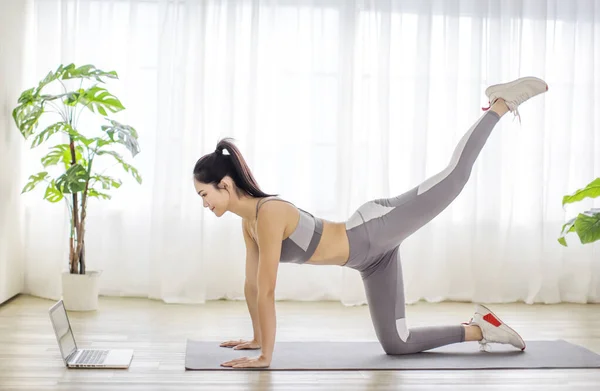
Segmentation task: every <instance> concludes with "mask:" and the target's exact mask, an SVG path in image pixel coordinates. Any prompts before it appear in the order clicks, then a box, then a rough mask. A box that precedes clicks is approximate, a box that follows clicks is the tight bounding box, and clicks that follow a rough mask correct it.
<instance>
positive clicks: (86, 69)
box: [62, 64, 119, 83]
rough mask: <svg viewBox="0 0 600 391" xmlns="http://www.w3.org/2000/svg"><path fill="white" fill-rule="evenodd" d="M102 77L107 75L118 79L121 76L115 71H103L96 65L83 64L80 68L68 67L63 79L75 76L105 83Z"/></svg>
mask: <svg viewBox="0 0 600 391" xmlns="http://www.w3.org/2000/svg"><path fill="white" fill-rule="evenodd" d="M102 77H107V78H110V79H118V78H119V76H118V75H117V72H115V71H109V72H106V71H103V70H100V69H97V68H96V67H95V66H94V65H91V64H88V65H82V66H80V67H79V68H75V66H72V67H70V68H69V69H67V70H66V71H65V72H64V74H63V77H62V78H63V80H66V79H74V78H85V79H96V80H97V81H99V82H101V83H103V82H104V80H102Z"/></svg>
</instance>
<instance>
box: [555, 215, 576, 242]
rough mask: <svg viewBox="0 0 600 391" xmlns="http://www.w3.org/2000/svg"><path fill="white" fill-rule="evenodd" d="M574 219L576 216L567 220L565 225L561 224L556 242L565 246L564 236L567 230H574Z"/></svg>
mask: <svg viewBox="0 0 600 391" xmlns="http://www.w3.org/2000/svg"><path fill="white" fill-rule="evenodd" d="M576 219H577V217H573V218H572V219H571V220H569V221H567V222H566V223H565V225H563V227H562V230H561V234H560V236H559V238H558V242H559V243H560V244H562V245H563V246H565V247H567V241H566V239H565V236H567V234H568V233H569V232H575V220H576Z"/></svg>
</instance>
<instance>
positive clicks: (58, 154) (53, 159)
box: [42, 144, 83, 170]
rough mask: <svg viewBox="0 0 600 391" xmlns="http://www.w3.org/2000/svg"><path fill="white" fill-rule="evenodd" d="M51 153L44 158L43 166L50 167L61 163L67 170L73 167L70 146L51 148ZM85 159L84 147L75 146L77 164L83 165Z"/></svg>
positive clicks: (62, 145)
mask: <svg viewBox="0 0 600 391" xmlns="http://www.w3.org/2000/svg"><path fill="white" fill-rule="evenodd" d="M50 150H51V151H50V152H49V153H48V154H47V155H46V156H44V157H43V158H42V165H43V166H44V167H48V166H51V165H54V164H58V163H60V162H62V163H64V166H65V170H68V169H69V168H70V167H71V162H72V159H73V158H72V156H71V147H70V146H69V144H59V145H55V146H54V147H52V148H50ZM82 159H83V147H82V146H81V145H76V146H75V162H76V163H82V162H81V161H82Z"/></svg>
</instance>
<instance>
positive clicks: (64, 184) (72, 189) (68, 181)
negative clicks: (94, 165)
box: [56, 164, 89, 194]
mask: <svg viewBox="0 0 600 391" xmlns="http://www.w3.org/2000/svg"><path fill="white" fill-rule="evenodd" d="M88 178H89V177H88V172H87V170H86V169H85V168H84V167H83V166H82V165H81V164H75V165H73V166H72V167H70V168H69V169H68V170H67V172H65V173H64V174H63V175H61V176H60V177H59V178H58V179H57V180H56V187H57V188H58V190H60V191H61V192H63V193H66V194H69V193H77V192H80V191H83V190H84V189H85V184H86V182H87V181H88Z"/></svg>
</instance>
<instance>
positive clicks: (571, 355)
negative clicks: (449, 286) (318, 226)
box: [185, 339, 600, 371]
mask: <svg viewBox="0 0 600 391" xmlns="http://www.w3.org/2000/svg"><path fill="white" fill-rule="evenodd" d="M526 343H527V347H526V349H525V350H524V351H519V350H517V349H516V348H514V347H513V346H511V345H503V344H489V345H488V346H491V349H492V350H491V352H481V351H479V345H478V343H477V342H463V343H457V344H452V345H446V346H442V347H439V348H436V349H432V350H428V351H425V352H421V353H416V354H410V355H400V356H389V355H387V354H385V352H384V351H383V349H382V348H381V345H380V344H379V342H377V341H374V342H370V341H367V342H338V341H336V342H327V341H302V342H300V341H298V342H285V341H284V342H277V343H276V344H275V354H274V355H273V360H272V361H271V365H270V366H269V367H268V368H252V370H257V369H258V370H271V371H273V370H286V371H292V370H310V371H323V370H400V369H429V370H431V369H459V370H460V369H515V368H519V369H520V368H599V367H600V355H598V354H596V353H594V352H592V351H590V350H588V349H586V348H583V347H581V346H578V345H574V344H571V343H569V342H566V341H564V340H554V341H526ZM219 344H220V342H219V341H212V342H211V341H194V340H189V339H188V341H187V347H186V353H185V368H186V369H188V370H205V371H208V370H225V371H229V370H240V369H242V370H247V369H249V368H230V367H222V366H221V363H223V362H225V361H229V360H232V359H234V358H237V357H245V356H248V357H253V356H257V355H258V354H260V350H233V349H232V348H222V347H220V346H219Z"/></svg>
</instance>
